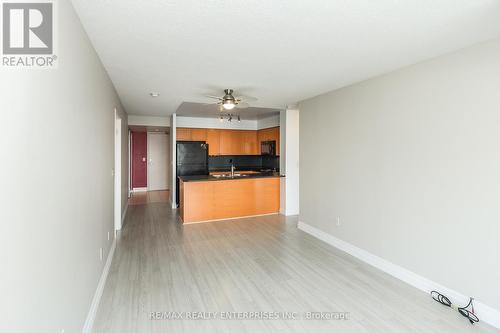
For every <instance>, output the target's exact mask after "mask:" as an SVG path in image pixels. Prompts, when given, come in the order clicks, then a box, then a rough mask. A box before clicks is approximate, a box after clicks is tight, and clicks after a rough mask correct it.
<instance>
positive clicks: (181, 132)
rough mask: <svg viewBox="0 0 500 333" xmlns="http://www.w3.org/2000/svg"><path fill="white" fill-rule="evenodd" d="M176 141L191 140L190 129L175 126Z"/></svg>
mask: <svg viewBox="0 0 500 333" xmlns="http://www.w3.org/2000/svg"><path fill="white" fill-rule="evenodd" d="M176 133H177V136H176V138H177V141H192V140H191V129H190V128H181V127H177V130H176Z"/></svg>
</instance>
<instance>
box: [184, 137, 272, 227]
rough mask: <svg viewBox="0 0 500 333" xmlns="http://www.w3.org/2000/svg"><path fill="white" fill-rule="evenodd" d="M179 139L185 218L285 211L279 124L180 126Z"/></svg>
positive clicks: (194, 219)
mask: <svg viewBox="0 0 500 333" xmlns="http://www.w3.org/2000/svg"><path fill="white" fill-rule="evenodd" d="M176 138H177V153H176V157H177V163H176V167H177V168H176V173H177V189H178V190H177V191H176V193H177V198H176V199H177V204H178V208H179V212H180V216H181V219H182V221H183V223H198V222H207V221H215V220H224V219H234V218H241V217H249V216H258V215H267V214H277V213H279V210H280V174H279V142H280V140H279V139H280V137H279V127H271V128H265V129H260V130H239V129H209V128H181V127H178V128H177V133H176Z"/></svg>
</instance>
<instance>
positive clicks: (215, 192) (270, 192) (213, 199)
mask: <svg viewBox="0 0 500 333" xmlns="http://www.w3.org/2000/svg"><path fill="white" fill-rule="evenodd" d="M280 177H281V176H280V175H279V173H276V172H269V173H256V174H241V175H238V176H224V175H222V176H221V175H200V176H181V177H179V181H180V193H179V195H180V198H179V199H180V200H179V210H180V216H181V218H182V221H183V223H199V222H208V221H215V220H224V219H233V218H242V217H250V216H259V215H268V214H277V213H279V209H280Z"/></svg>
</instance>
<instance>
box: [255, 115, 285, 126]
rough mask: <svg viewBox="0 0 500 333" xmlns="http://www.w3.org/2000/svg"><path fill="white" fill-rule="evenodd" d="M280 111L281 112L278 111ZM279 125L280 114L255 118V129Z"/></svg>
mask: <svg viewBox="0 0 500 333" xmlns="http://www.w3.org/2000/svg"><path fill="white" fill-rule="evenodd" d="M280 113H281V112H280ZM279 125H280V115H279V114H278V115H276V116H271V117H267V118H262V119H259V120H257V129H258V130H260V129H264V128H271V127H277V126H279Z"/></svg>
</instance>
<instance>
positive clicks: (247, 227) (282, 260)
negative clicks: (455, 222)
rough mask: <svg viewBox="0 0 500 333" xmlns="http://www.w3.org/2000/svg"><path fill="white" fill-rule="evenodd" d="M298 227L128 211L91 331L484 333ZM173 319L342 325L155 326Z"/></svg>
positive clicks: (151, 209)
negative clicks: (321, 315)
mask: <svg viewBox="0 0 500 333" xmlns="http://www.w3.org/2000/svg"><path fill="white" fill-rule="evenodd" d="M157 194H159V193H157ZM157 197H158V196H157ZM158 201H161V200H158ZM144 202H147V200H145V201H144ZM296 224H297V221H296V219H294V218H284V217H283V216H281V215H274V216H266V217H258V218H249V219H241V220H237V221H224V222H215V223H202V224H194V225H188V226H183V225H182V224H181V223H180V220H179V217H178V215H177V214H176V212H175V211H172V210H171V209H170V207H169V204H168V203H167V202H166V201H165V200H163V202H149V203H143V204H135V205H130V206H129V208H128V214H127V218H126V223H125V225H124V228H123V230H122V232H121V235H120V236H119V238H118V242H117V248H116V251H115V255H114V259H113V262H112V266H111V271H110V273H109V276H108V280H107V283H106V286H105V290H104V294H103V296H102V299H101V303H100V307H99V310H98V314H97V318H96V322H95V325H94V331H95V332H120V333H126V332H333V331H336V332H409V331H412V332H440V333H442V332H468V331H471V330H472V329H473V328H474V330H475V332H489V331H490V330H489V329H488V328H485V327H472V326H469V325H464V321H465V319H464V318H462V317H460V316H457V314H456V313H455V312H453V311H450V310H449V309H448V308H445V307H443V306H440V305H439V304H436V303H435V302H434V301H432V299H431V298H430V297H429V296H428V295H426V294H425V293H423V292H420V291H419V290H417V289H415V288H413V287H411V286H408V285H406V284H405V283H403V282H401V281H399V280H396V279H394V278H392V277H391V276H388V275H386V274H385V273H382V272H380V271H378V270H376V269H374V268H372V267H370V266H368V265H366V264H364V263H361V262H359V261H358V260H356V259H354V258H353V257H351V256H349V255H347V254H344V253H343V252H340V251H338V250H336V249H334V248H332V247H330V246H329V245H327V244H325V243H323V242H321V241H319V240H317V239H315V238H313V237H311V236H309V235H307V234H305V233H303V232H301V231H299V230H298V229H297V227H296ZM169 311H176V312H180V311H186V312H187V311H190V312H194V311H207V312H208V311H219V312H221V311H228V312H232V311H236V312H245V311H250V312H254V311H272V312H277V311H283V312H287V313H292V312H294V313H296V314H297V315H298V316H299V317H300V316H302V315H303V314H304V313H307V312H311V311H318V312H347V320H331V319H330V320H291V319H288V320H235V319H233V320H221V319H217V320H214V319H212V320H180V319H178V320H172V319H170V320H166V319H164V318H158V317H155V319H151V312H169ZM491 331H493V330H491Z"/></svg>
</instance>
